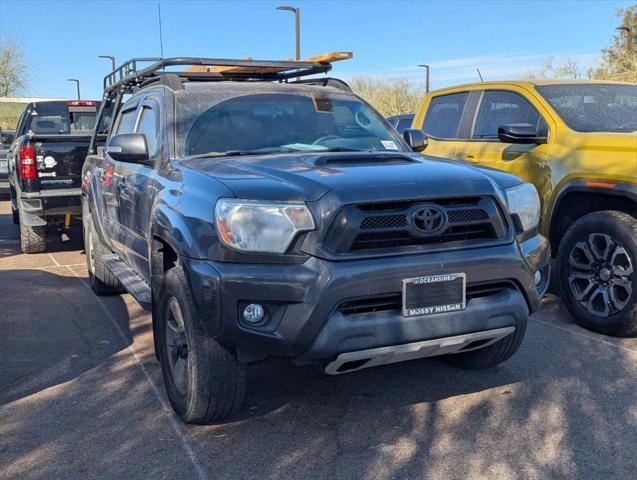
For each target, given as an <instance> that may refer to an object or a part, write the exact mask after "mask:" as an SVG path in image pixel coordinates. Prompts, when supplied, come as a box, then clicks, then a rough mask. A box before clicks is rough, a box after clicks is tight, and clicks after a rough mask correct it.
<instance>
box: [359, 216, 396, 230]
mask: <svg viewBox="0 0 637 480" xmlns="http://www.w3.org/2000/svg"><path fill="white" fill-rule="evenodd" d="M406 225H407V217H405V215H379V216H377V217H367V218H365V220H363V222H362V223H361V230H367V229H370V228H373V229H385V228H401V227H405V226H406Z"/></svg>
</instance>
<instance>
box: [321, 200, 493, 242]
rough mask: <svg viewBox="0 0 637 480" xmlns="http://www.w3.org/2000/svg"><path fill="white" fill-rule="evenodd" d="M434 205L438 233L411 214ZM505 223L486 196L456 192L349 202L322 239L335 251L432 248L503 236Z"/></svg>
mask: <svg viewBox="0 0 637 480" xmlns="http://www.w3.org/2000/svg"><path fill="white" fill-rule="evenodd" d="M423 208H434V209H435V210H436V211H438V212H442V213H443V216H444V217H445V218H446V222H445V223H444V224H443V228H441V229H440V231H439V232H437V233H433V234H428V233H427V232H423V231H422V229H420V228H419V225H418V224H417V222H416V220H414V219H415V218H416V217H415V216H414V215H415V214H416V213H417V212H419V211H421V210H422V209H423ZM505 234H506V224H505V221H504V220H503V218H502V216H501V215H500V213H499V210H498V207H497V204H496V203H495V201H494V200H493V199H491V198H489V197H460V198H446V199H435V200H429V201H428V200H418V201H398V202H385V203H372V204H362V205H349V206H346V207H344V208H343V209H342V210H341V211H340V212H339V214H338V215H336V218H335V219H334V221H333V222H332V224H331V227H330V229H329V230H328V232H327V234H326V236H325V239H324V244H325V246H326V247H327V248H328V249H329V250H331V251H333V252H335V253H339V254H342V253H356V254H363V253H365V252H373V251H380V250H384V251H387V250H389V251H391V250H396V249H404V248H424V247H427V248H435V247H436V246H441V245H450V244H451V245H455V244H460V243H462V242H465V243H467V242H471V243H474V242H476V241H489V240H497V239H500V238H503V237H504V236H505Z"/></svg>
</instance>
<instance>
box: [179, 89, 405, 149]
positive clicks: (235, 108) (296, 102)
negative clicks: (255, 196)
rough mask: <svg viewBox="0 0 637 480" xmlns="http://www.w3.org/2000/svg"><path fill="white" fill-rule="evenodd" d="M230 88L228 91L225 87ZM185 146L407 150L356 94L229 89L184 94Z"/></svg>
mask: <svg viewBox="0 0 637 480" xmlns="http://www.w3.org/2000/svg"><path fill="white" fill-rule="evenodd" d="M224 93H225V92H224ZM178 131H179V137H180V144H181V151H182V152H183V155H184V156H186V157H189V156H193V155H204V154H209V155H215V154H217V155H223V154H228V153H230V154H235V155H237V154H239V155H242V154H246V155H249V154H261V153H263V154H265V153H280V152H298V151H305V152H327V151H339V150H340V151H358V150H361V151H405V146H404V144H403V143H402V141H401V140H400V137H398V135H397V134H396V133H395V132H394V131H393V130H391V129H390V128H388V127H387V125H386V124H385V121H384V120H383V119H382V117H381V116H380V115H379V114H378V113H376V112H375V111H374V110H373V109H372V108H370V107H369V106H368V105H366V104H365V103H363V102H362V101H360V100H359V99H358V98H356V97H354V96H351V95H343V94H336V93H329V92H319V93H315V92H310V93H306V92H300V93H297V92H295V93H258V94H244V95H239V96H237V92H227V94H226V96H225V98H223V97H222V98H221V99H220V98H219V93H215V95H214V96H213V95H211V94H210V93H193V94H189V95H188V94H186V95H183V96H182V98H181V102H180V104H179V127H178Z"/></svg>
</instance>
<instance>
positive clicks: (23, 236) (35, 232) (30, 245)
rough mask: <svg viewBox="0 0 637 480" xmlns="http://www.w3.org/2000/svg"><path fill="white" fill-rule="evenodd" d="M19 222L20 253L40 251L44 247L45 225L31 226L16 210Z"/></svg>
mask: <svg viewBox="0 0 637 480" xmlns="http://www.w3.org/2000/svg"><path fill="white" fill-rule="evenodd" d="M18 215H19V223H20V249H21V250H22V253H41V252H44V250H45V249H46V225H38V226H32V225H27V224H26V222H25V221H24V218H23V215H22V212H21V211H19V212H18Z"/></svg>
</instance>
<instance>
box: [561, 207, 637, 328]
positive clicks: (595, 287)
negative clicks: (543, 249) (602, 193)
mask: <svg viewBox="0 0 637 480" xmlns="http://www.w3.org/2000/svg"><path fill="white" fill-rule="evenodd" d="M557 262H558V273H559V283H560V288H561V293H562V300H563V301H564V304H565V305H566V307H567V308H568V309H569V311H570V312H571V314H572V315H573V317H574V318H575V321H577V323H579V324H580V325H581V326H583V327H584V328H588V329H589V330H592V331H594V332H598V333H602V334H605V335H612V336H618V337H631V336H635V335H636V334H637V219H635V218H634V217H632V216H630V215H628V214H626V213H623V212H618V211H614V210H607V211H603V212H595V213H589V214H588V215H585V216H583V217H582V218H580V219H579V220H577V221H576V222H575V223H574V224H573V225H571V227H570V228H569V229H568V230H567V232H566V234H565V235H564V238H563V239H562V241H561V243H560V247H559V250H558V254H557Z"/></svg>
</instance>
